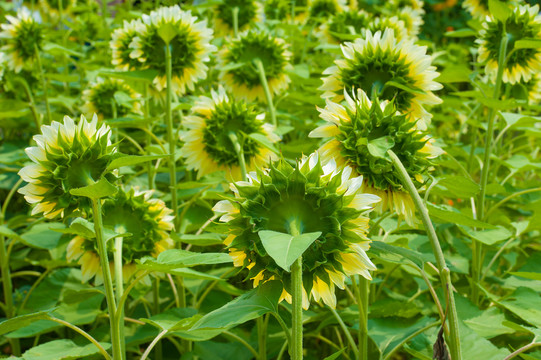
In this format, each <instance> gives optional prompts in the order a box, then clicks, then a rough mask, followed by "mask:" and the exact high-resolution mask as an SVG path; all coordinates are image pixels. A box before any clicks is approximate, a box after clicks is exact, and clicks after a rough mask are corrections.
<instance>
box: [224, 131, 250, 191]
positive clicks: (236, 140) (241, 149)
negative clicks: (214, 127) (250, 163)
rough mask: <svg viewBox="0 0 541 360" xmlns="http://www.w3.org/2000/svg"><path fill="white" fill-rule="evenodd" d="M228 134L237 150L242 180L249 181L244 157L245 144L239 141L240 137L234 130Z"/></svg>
mask: <svg viewBox="0 0 541 360" xmlns="http://www.w3.org/2000/svg"><path fill="white" fill-rule="evenodd" d="M227 136H228V137H229V140H231V144H233V147H234V148H235V152H236V153H237V158H238V161H239V167H240V174H241V177H242V180H243V181H247V180H248V177H247V172H246V159H245V158H244V146H243V144H242V143H241V142H240V141H239V138H238V136H237V134H236V133H235V132H234V131H231V132H229V133H228V134H227Z"/></svg>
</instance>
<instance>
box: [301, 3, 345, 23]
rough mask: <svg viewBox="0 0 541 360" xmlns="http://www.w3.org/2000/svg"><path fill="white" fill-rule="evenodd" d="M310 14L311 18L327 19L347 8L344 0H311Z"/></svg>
mask: <svg viewBox="0 0 541 360" xmlns="http://www.w3.org/2000/svg"><path fill="white" fill-rule="evenodd" d="M309 3H310V7H309V8H308V16H309V17H310V18H311V19H327V18H329V16H331V15H333V14H336V13H338V12H341V11H344V10H345V9H346V4H345V1H344V0H311V1H310V2H309Z"/></svg>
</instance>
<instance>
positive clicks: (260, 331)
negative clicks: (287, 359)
mask: <svg viewBox="0 0 541 360" xmlns="http://www.w3.org/2000/svg"><path fill="white" fill-rule="evenodd" d="M268 322H269V315H268V314H267V315H266V316H260V317H258V318H257V338H258V344H259V356H258V359H259V360H266V359H267V325H268Z"/></svg>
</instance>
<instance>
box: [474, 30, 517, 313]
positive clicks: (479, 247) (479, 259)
mask: <svg viewBox="0 0 541 360" xmlns="http://www.w3.org/2000/svg"><path fill="white" fill-rule="evenodd" d="M508 41H509V38H508V36H507V34H506V32H505V29H504V33H503V36H502V38H501V41H500V52H499V54H498V73H497V75H496V83H495V86H494V94H493V95H492V98H493V99H494V100H498V99H499V98H500V91H501V87H502V79H503V72H504V70H505V62H506V61H505V59H506V53H507V43H508ZM495 120H496V109H494V107H491V108H490V110H489V113H488V126H487V132H486V134H485V153H484V157H483V168H482V169H481V183H480V184H479V185H480V187H481V191H480V192H479V201H478V204H479V205H478V210H477V211H478V212H477V214H478V218H479V219H480V220H485V197H486V190H487V183H488V175H489V172H490V156H491V154H492V141H493V139H494V122H495ZM472 252H473V254H472V277H473V279H472V281H473V284H472V287H471V288H472V294H471V295H472V299H473V302H474V304H476V305H479V288H478V286H477V285H478V284H479V282H480V278H481V273H482V272H483V269H482V267H483V244H482V243H481V242H479V241H477V240H475V239H473V249H472Z"/></svg>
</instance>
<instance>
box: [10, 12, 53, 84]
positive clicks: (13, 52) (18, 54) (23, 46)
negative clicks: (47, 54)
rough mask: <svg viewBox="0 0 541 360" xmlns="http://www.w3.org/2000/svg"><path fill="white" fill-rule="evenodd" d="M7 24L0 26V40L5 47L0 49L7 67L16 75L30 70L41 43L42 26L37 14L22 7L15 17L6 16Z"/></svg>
mask: <svg viewBox="0 0 541 360" xmlns="http://www.w3.org/2000/svg"><path fill="white" fill-rule="evenodd" d="M6 19H7V20H8V22H9V23H8V24H1V25H0V26H1V28H2V32H0V39H4V42H5V45H4V46H2V48H0V49H1V50H2V52H4V54H5V56H6V62H7V66H8V67H9V68H10V69H11V70H13V71H15V72H16V73H19V72H21V70H22V69H23V68H25V69H27V70H31V69H32V68H33V67H34V60H35V58H36V56H38V55H39V54H38V51H40V50H41V46H42V43H43V26H42V25H41V23H40V21H39V15H38V14H37V13H31V12H30V10H28V9H27V8H25V7H23V8H21V9H19V11H18V12H17V17H14V16H11V15H6Z"/></svg>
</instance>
